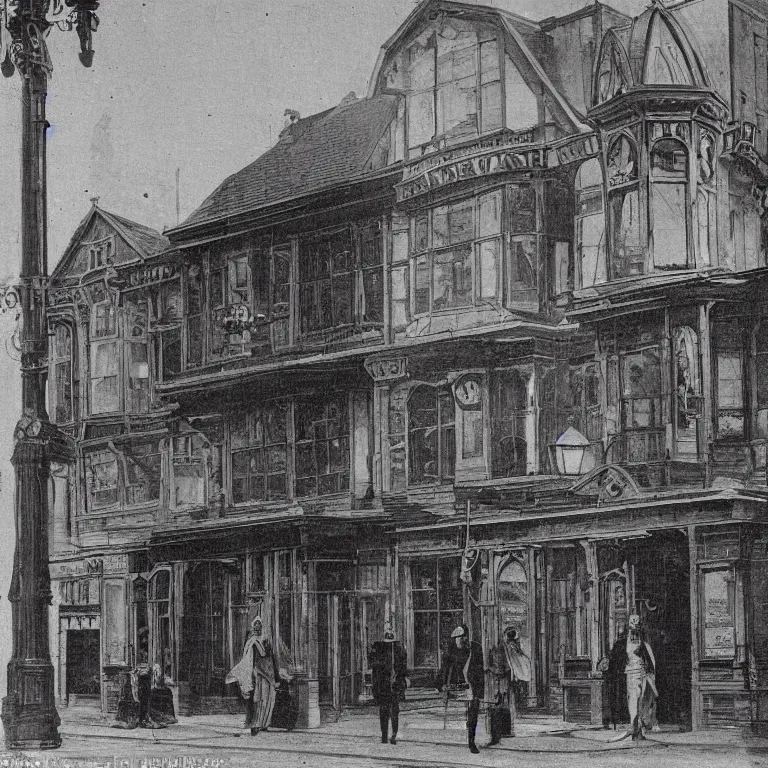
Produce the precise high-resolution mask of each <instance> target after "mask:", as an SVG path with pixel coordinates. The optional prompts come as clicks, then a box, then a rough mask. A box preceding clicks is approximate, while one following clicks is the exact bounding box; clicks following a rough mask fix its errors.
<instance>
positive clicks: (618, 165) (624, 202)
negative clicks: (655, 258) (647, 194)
mask: <svg viewBox="0 0 768 768" xmlns="http://www.w3.org/2000/svg"><path fill="white" fill-rule="evenodd" d="M607 170H608V214H609V218H610V228H611V237H612V248H611V277H612V278H619V277H631V276H633V275H642V274H643V273H644V272H645V256H644V254H643V247H642V242H641V239H640V197H639V190H638V180H637V150H636V148H635V146H634V144H632V143H631V142H630V140H629V139H628V138H627V137H626V136H619V137H618V138H617V139H616V140H615V141H614V142H613V143H612V144H611V146H610V148H609V149H608V162H607Z"/></svg>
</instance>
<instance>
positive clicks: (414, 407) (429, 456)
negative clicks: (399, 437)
mask: <svg viewBox="0 0 768 768" xmlns="http://www.w3.org/2000/svg"><path fill="white" fill-rule="evenodd" d="M408 457H409V461H408V464H409V479H410V483H411V484H412V485H425V484H435V485H439V484H441V483H445V482H450V481H452V480H453V477H454V472H455V470H454V467H455V463H456V431H455V404H454V400H453V393H452V392H451V389H450V387H433V386H429V385H422V386H419V387H416V388H415V389H413V390H412V391H411V394H410V397H409V399H408Z"/></svg>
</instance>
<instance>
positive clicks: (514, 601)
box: [496, 557, 531, 709]
mask: <svg viewBox="0 0 768 768" xmlns="http://www.w3.org/2000/svg"><path fill="white" fill-rule="evenodd" d="M496 593H497V601H498V606H499V629H500V631H502V632H503V630H504V629H505V627H509V626H512V627H514V628H515V629H516V630H517V633H518V636H519V638H520V647H521V648H522V649H523V651H525V653H526V654H527V655H528V656H529V657H531V631H530V625H529V621H528V575H527V573H526V571H525V567H524V566H523V564H522V563H521V562H520V561H519V560H518V559H517V558H515V557H510V559H509V560H507V562H506V563H505V564H504V565H502V567H501V570H500V571H499V576H498V579H497V586H496ZM529 688H530V684H529V683H525V682H522V681H518V682H517V683H516V684H515V704H516V706H517V708H518V709H525V708H526V707H528V696H529Z"/></svg>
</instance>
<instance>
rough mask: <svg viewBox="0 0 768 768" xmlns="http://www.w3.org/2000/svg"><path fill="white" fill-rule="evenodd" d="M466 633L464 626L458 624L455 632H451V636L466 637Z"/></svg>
mask: <svg viewBox="0 0 768 768" xmlns="http://www.w3.org/2000/svg"><path fill="white" fill-rule="evenodd" d="M465 634H466V632H465V631H464V627H462V626H458V627H456V629H454V630H453V632H451V637H452V638H454V637H464V635H465Z"/></svg>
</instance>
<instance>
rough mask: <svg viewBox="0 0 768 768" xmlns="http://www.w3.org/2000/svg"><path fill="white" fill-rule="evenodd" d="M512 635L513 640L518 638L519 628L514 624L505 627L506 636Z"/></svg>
mask: <svg viewBox="0 0 768 768" xmlns="http://www.w3.org/2000/svg"><path fill="white" fill-rule="evenodd" d="M507 635H512V639H513V640H517V630H516V629H515V628H514V627H513V626H512V625H510V626H508V627H504V636H505V637H506V636H507Z"/></svg>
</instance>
